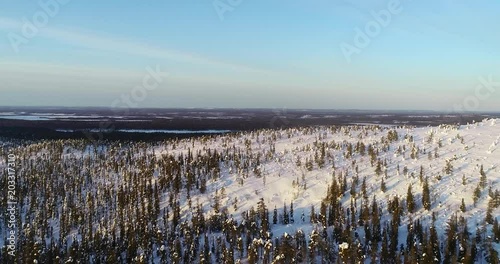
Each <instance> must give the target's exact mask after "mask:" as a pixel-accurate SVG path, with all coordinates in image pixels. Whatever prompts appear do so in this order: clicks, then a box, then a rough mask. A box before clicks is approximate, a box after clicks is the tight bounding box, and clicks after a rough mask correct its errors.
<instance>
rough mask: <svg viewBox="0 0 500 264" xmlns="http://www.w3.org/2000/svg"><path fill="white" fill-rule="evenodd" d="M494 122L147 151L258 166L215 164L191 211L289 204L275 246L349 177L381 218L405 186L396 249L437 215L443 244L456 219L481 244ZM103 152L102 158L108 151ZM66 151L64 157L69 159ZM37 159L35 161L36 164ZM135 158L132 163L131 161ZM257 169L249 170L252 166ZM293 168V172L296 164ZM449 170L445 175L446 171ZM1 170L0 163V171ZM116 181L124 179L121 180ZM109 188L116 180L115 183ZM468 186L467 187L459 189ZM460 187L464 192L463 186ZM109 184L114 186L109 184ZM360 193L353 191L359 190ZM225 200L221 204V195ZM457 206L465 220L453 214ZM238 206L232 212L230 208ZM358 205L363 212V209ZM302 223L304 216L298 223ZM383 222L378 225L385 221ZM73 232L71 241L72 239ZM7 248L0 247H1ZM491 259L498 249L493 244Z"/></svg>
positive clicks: (496, 159)
mask: <svg viewBox="0 0 500 264" xmlns="http://www.w3.org/2000/svg"><path fill="white" fill-rule="evenodd" d="M394 131H396V132H397V135H398V139H397V140H389V138H388V136H389V134H390V133H389V132H391V133H392V132H394ZM359 143H363V144H364V145H365V146H366V149H367V148H368V146H372V147H373V149H374V150H375V151H376V152H377V153H378V154H377V160H379V161H381V162H382V163H384V164H385V165H384V166H382V168H381V172H380V173H379V175H377V173H376V172H375V168H376V167H377V166H376V165H374V164H372V163H371V161H370V156H369V155H368V153H367V150H365V151H364V152H365V153H360V152H358V151H355V150H353V151H352V155H346V153H347V152H348V148H349V145H351V144H352V146H354V147H356V145H358V144H359ZM499 143H500V120H499V119H490V120H484V121H481V122H477V123H473V124H468V125H463V126H453V125H443V126H439V127H420V128H415V127H405V126H400V127H391V126H377V125H370V124H363V125H353V126H342V127H310V128H291V129H282V130H258V131H254V132H238V133H232V134H228V135H219V136H212V137H202V138H189V139H181V140H177V141H175V142H174V143H172V142H171V141H165V142H162V143H159V144H155V145H152V147H150V148H148V154H154V155H156V157H157V158H158V159H161V157H163V156H165V155H173V156H178V155H179V154H183V155H184V156H186V155H188V152H189V153H194V154H196V153H206V152H207V151H208V150H209V149H210V150H217V151H218V152H219V153H224V152H225V151H228V150H230V149H240V150H241V152H242V153H244V154H245V155H246V156H247V157H248V156H252V157H254V158H255V157H259V164H258V165H256V164H250V167H255V168H257V169H258V171H259V172H260V173H259V174H260V175H259V176H258V175H256V173H254V172H252V171H250V172H246V171H243V170H241V169H238V168H237V167H236V166H235V165H234V160H227V159H225V158H224V157H222V161H221V162H220V176H219V177H218V178H217V179H214V180H212V179H211V180H209V181H208V182H207V191H206V192H205V193H204V194H202V193H201V192H199V191H198V190H195V191H192V192H191V193H190V197H191V200H192V201H198V202H199V203H200V204H201V205H202V206H203V209H204V212H205V215H206V216H207V217H208V216H210V215H212V214H213V212H212V207H211V205H212V204H213V202H214V196H215V194H216V191H217V194H218V195H220V196H221V205H222V206H223V207H226V208H227V209H228V211H229V213H230V214H232V216H233V217H234V219H236V220H237V221H241V220H242V216H241V213H242V212H243V211H248V210H250V209H251V208H252V207H253V208H256V206H257V204H258V202H259V201H260V199H261V198H263V199H264V201H265V203H266V206H267V207H268V209H269V211H270V212H271V214H272V211H273V209H274V208H275V207H276V208H277V209H278V210H279V211H281V210H282V208H283V205H284V204H286V206H289V205H290V203H293V206H294V219H295V222H294V223H293V224H288V225H280V224H278V225H272V226H271V228H272V232H273V236H274V237H280V236H282V235H283V234H285V233H288V234H293V233H295V232H296V231H297V230H299V229H300V230H303V231H304V233H305V234H311V232H312V230H313V229H315V228H316V227H317V226H316V224H311V223H310V221H309V216H310V214H311V208H312V206H314V207H315V210H316V212H318V211H319V208H320V204H321V202H322V200H323V199H325V197H326V196H327V189H328V187H329V185H330V184H331V183H332V179H333V178H334V177H339V176H340V175H342V176H346V177H347V181H348V182H349V184H351V182H352V179H353V178H354V176H357V177H358V178H359V179H360V181H361V180H363V179H364V178H365V179H366V185H367V196H368V197H370V199H372V197H376V199H377V200H378V201H380V206H381V207H382V208H383V210H386V208H387V203H386V202H387V201H388V200H390V199H391V198H392V197H395V196H398V197H400V198H401V199H403V200H404V199H406V195H407V190H408V186H409V185H412V188H413V194H414V195H415V199H416V201H417V207H416V211H415V212H414V213H412V214H407V215H404V216H403V218H402V225H401V227H400V231H401V232H400V238H399V241H406V240H405V239H406V233H405V230H406V224H407V223H409V221H410V219H411V220H412V221H415V220H418V219H420V220H421V221H422V223H423V225H424V226H427V227H428V226H429V225H430V223H431V218H432V213H435V214H436V222H435V225H436V227H437V230H438V235H439V236H440V238H442V239H444V238H443V237H444V232H445V230H446V228H447V221H448V220H449V219H450V217H451V216H452V215H453V214H457V215H458V216H463V217H465V218H466V219H467V221H468V225H469V230H470V231H472V232H474V231H475V230H476V229H477V228H486V231H487V233H486V235H487V236H491V225H486V224H485V222H484V219H485V216H486V210H487V207H488V201H489V200H490V199H491V198H490V197H489V196H488V188H485V189H483V190H482V193H481V195H480V198H479V200H478V201H477V203H476V204H475V205H474V201H473V192H474V189H475V188H476V186H478V184H479V182H480V177H481V175H480V168H481V166H482V167H483V168H484V172H485V174H486V175H487V181H488V182H487V183H488V187H489V188H491V189H492V190H493V191H494V190H497V189H500V149H499V148H500V145H499ZM321 144H324V146H325V153H324V154H325V156H324V164H323V165H322V166H319V165H318V164H317V163H316V162H315V160H317V157H315V156H317V155H318V150H319V149H320V148H319V147H318V146H320V145H321ZM101 150H104V151H107V149H106V148H105V147H103V148H102V149H101ZM67 151H69V152H71V153H66V152H67ZM42 152H43V151H40V153H39V154H40V155H42V154H41V153H42ZM91 152H92V151H90V150H89V151H88V152H87V151H80V152H79V151H76V150H72V149H71V148H67V149H65V151H64V152H63V153H66V154H64V155H65V156H68V157H69V156H76V157H78V156H86V155H87V156H88V155H90V153H91ZM137 154H138V155H139V153H137ZM308 160H310V161H312V162H311V164H312V167H311V168H310V169H307V168H306V166H305V165H304V164H306V163H307V161H308ZM249 162H251V163H252V162H255V161H249ZM299 163H300V164H299ZM447 164H451V166H452V168H451V171H450V172H448V173H447V172H446V171H445V167H446V165H447ZM0 165H1V166H2V167H4V166H5V161H2V163H1V164H0ZM421 170H423V172H424V175H425V177H427V178H428V180H429V183H430V191H431V202H432V205H431V210H430V211H428V210H425V209H424V208H423V207H422V205H421V202H420V201H421V198H422V184H421V180H420V178H419V175H420V172H421ZM160 173H161V172H160V171H159V170H158V169H156V170H155V172H154V173H153V175H154V177H153V179H154V181H157V180H158V178H159V177H160ZM118 178H122V177H118ZM382 178H383V179H384V181H385V184H386V186H387V190H386V191H385V192H382V190H381V181H382ZM115 180H116V179H115ZM464 181H465V182H464ZM464 183H465V184H464ZM107 184H111V186H112V185H113V183H112V182H108V183H107ZM357 192H358V193H359V192H360V190H359V188H358V189H357ZM221 193H222V194H221ZM348 193H349V190H348V191H347V194H346V195H344V197H343V199H342V200H341V203H342V204H343V206H344V207H345V208H348V207H349V204H350V201H351V199H350V195H348ZM161 197H162V198H161V200H162V201H161V206H160V207H161V209H163V208H165V207H166V206H167V200H168V197H169V194H168V193H163V194H162V196H161ZM462 199H464V202H465V205H466V210H465V212H462V211H461V209H460V206H461V202H462ZM179 200H180V206H181V217H182V218H183V219H190V218H191V216H192V214H193V213H192V212H191V211H190V210H189V208H188V206H187V203H188V199H187V197H186V191H185V190H183V191H181V197H180V199H179ZM235 200H237V206H236V208H235V206H234V205H233V203H234V201H235ZM356 202H357V203H358V206H360V203H361V199H357V200H356ZM302 214H303V215H304V216H305V219H304V221H303V220H302V217H301V216H302ZM492 214H493V216H494V217H497V218H498V216H499V215H500V208H495V209H494V210H493V212H492ZM389 219H390V215H385V216H383V217H382V221H383V222H384V221H388V220H389ZM75 232H76V231H75ZM4 242H5V241H4V239H0V246H2V245H3V243H4ZM494 247H495V248H496V250H497V252H498V251H500V246H499V245H498V243H494Z"/></svg>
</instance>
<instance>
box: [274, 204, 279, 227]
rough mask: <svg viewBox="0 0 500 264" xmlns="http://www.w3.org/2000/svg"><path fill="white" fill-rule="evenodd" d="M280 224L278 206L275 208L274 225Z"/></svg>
mask: <svg viewBox="0 0 500 264" xmlns="http://www.w3.org/2000/svg"><path fill="white" fill-rule="evenodd" d="M277 223H278V209H276V205H275V206H274V212H273V225H275V224H277Z"/></svg>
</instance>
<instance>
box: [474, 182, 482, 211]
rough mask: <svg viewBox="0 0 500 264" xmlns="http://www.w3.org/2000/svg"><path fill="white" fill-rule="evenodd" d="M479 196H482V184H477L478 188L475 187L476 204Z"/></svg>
mask: <svg viewBox="0 0 500 264" xmlns="http://www.w3.org/2000/svg"><path fill="white" fill-rule="evenodd" d="M479 198H481V186H480V184H478V185H477V187H476V189H474V196H473V199H474V206H476V204H477V202H478V201H479Z"/></svg>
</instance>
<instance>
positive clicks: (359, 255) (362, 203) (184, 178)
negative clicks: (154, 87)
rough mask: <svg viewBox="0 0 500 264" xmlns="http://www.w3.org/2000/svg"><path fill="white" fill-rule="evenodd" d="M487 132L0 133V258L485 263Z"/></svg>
mask: <svg viewBox="0 0 500 264" xmlns="http://www.w3.org/2000/svg"><path fill="white" fill-rule="evenodd" d="M499 134H500V122H498V120H494V119H493V120H484V121H482V122H478V123H473V124H469V125H464V126H458V125H442V126H437V127H422V128H416V127H410V126H397V127H396V126H394V127H392V126H391V127H389V126H375V125H365V126H361V125H351V126H318V127H303V128H286V129H274V130H270V129H262V130H256V131H252V132H237V133H230V134H225V135H212V136H197V137H192V138H185V139H168V140H163V141H161V140H158V141H118V140H117V141H110V140H108V141H107V140H103V141H100V142H90V141H87V140H83V139H81V140H79V139H68V140H39V141H27V140H13V139H2V140H1V141H0V142H1V144H2V148H0V151H1V152H0V156H1V157H2V160H1V163H0V166H1V167H2V177H1V178H0V185H1V186H2V190H7V189H8V187H7V186H8V185H9V180H10V179H11V178H9V177H7V176H8V175H9V170H8V167H9V159H10V158H8V157H14V156H15V162H14V163H15V168H13V169H14V170H13V171H15V199H16V201H17V204H16V205H15V206H13V207H14V208H15V209H14V213H13V214H14V215H15V217H13V218H14V219H15V223H14V224H15V226H16V228H15V230H16V241H15V243H14V244H15V245H14V247H15V249H16V250H15V256H12V254H10V253H9V252H12V250H11V248H9V245H11V244H10V243H11V241H9V232H10V231H9V230H11V228H9V219H10V215H9V214H7V213H5V214H2V215H1V216H0V218H1V219H0V220H1V221H0V222H1V224H0V234H2V235H1V237H3V239H2V241H0V245H1V251H0V262H1V263H14V262H17V263H250V264H252V263H384V264H385V263H499V250H500V244H499V242H500V227H499V223H498V221H499V220H500V217H499V215H500V149H497V148H500V146H498V147H497V145H498V144H499V140H500V136H498V135H499ZM8 200H9V197H8V196H7V195H6V194H5V195H2V196H1V197H0V207H1V208H5V210H4V209H3V210H2V211H5V212H7V208H11V205H10V204H8ZM13 261H14V262H13Z"/></svg>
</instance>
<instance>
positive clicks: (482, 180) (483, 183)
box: [479, 165, 488, 189]
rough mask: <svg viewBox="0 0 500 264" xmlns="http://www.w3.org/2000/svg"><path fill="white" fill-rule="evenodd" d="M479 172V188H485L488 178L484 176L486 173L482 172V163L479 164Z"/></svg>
mask: <svg viewBox="0 0 500 264" xmlns="http://www.w3.org/2000/svg"><path fill="white" fill-rule="evenodd" d="M479 174H481V178H480V179H479V185H480V186H481V188H483V189H484V188H486V186H487V185H488V179H487V178H486V173H485V172H484V168H483V165H481V169H480V170H479Z"/></svg>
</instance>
